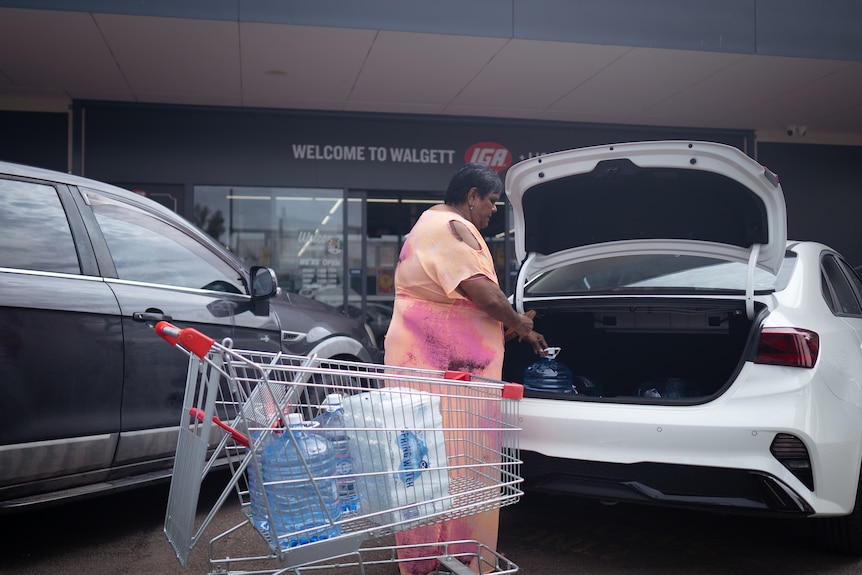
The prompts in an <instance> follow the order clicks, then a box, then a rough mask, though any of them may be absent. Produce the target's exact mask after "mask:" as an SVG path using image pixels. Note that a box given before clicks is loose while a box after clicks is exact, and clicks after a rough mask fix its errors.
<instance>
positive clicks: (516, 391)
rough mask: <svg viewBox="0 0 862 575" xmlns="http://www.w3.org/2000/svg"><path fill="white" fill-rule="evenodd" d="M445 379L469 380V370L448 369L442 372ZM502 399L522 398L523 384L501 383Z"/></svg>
mask: <svg viewBox="0 0 862 575" xmlns="http://www.w3.org/2000/svg"><path fill="white" fill-rule="evenodd" d="M443 377H444V378H445V379H451V380H454V381H470V379H471V378H470V372H467V371H453V370H448V371H446V372H445V373H444V374H443ZM502 397H503V399H513V400H519V399H524V386H523V385H521V384H520V383H504V384H503V393H502Z"/></svg>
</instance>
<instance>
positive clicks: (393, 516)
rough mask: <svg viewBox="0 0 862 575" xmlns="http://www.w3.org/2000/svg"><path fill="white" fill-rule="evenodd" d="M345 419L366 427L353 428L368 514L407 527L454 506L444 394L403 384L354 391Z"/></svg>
mask: <svg viewBox="0 0 862 575" xmlns="http://www.w3.org/2000/svg"><path fill="white" fill-rule="evenodd" d="M344 420H345V424H346V427H347V428H348V430H349V428H360V429H361V430H356V431H348V434H349V435H351V436H352V440H351V441H350V442H349V443H350V455H351V459H352V461H353V470H354V472H355V473H356V474H357V475H356V487H357V491H358V494H359V508H360V510H361V513H362V514H363V515H368V514H374V515H373V516H372V517H370V519H372V520H373V521H374V522H375V523H378V524H380V525H388V524H404V525H403V526H405V527H406V526H410V525H411V524H415V523H416V521H415V520H417V519H421V518H423V517H427V516H430V515H434V514H438V513H442V512H444V511H446V510H447V509H448V508H449V507H450V506H451V499H450V498H449V497H448V495H449V473H448V470H447V469H446V465H447V459H446V446H445V444H444V435H443V416H442V415H441V414H440V397H439V396H437V395H434V394H431V393H427V392H421V391H417V390H415V389H410V388H399V387H393V388H387V389H383V390H375V391H372V392H365V393H360V394H357V395H352V396H350V397H348V398H346V400H345V401H344ZM362 428H365V429H362ZM368 473H370V474H372V475H363V474H368ZM387 512H388V513H387Z"/></svg>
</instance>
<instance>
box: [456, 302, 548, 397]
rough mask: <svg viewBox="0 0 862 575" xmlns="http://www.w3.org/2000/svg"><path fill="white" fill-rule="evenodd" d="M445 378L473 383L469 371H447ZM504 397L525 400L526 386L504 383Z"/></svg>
mask: <svg viewBox="0 0 862 575" xmlns="http://www.w3.org/2000/svg"><path fill="white" fill-rule="evenodd" d="M534 315H535V314H534ZM443 377H444V379H451V380H454V381H471V378H470V372H467V371H453V370H447V371H446V372H445V373H444V374H443ZM502 397H503V399H511V400H515V401H518V400H521V399H524V386H523V385H521V384H520V383H508V382H504V383H503V391H502Z"/></svg>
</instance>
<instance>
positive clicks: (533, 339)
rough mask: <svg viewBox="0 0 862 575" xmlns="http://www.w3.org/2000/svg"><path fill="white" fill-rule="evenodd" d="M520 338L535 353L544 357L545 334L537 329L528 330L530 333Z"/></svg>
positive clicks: (546, 343)
mask: <svg viewBox="0 0 862 575" xmlns="http://www.w3.org/2000/svg"><path fill="white" fill-rule="evenodd" d="M520 340H521V341H525V342H527V343H529V344H530V346H531V347H532V348H533V351H534V352H536V355H538V356H541V357H545V349H546V348H547V347H548V342H546V341H545V336H543V335H542V334H540V333H539V332H537V331H533V330H530V333H528V334H527V335H525V336H524V337H522V338H520Z"/></svg>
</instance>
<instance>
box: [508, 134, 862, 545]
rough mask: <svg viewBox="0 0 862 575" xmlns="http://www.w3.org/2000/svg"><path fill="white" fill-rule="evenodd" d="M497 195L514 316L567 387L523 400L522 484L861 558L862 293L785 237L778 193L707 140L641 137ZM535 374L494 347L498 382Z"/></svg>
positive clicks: (538, 170)
mask: <svg viewBox="0 0 862 575" xmlns="http://www.w3.org/2000/svg"><path fill="white" fill-rule="evenodd" d="M506 193H507V194H508V196H509V199H510V201H511V203H512V206H513V209H514V214H515V240H516V252H517V257H518V259H519V261H522V262H523V263H522V267H521V270H520V272H519V276H518V282H517V291H516V293H515V294H514V296H513V301H514V305H515V307H516V308H517V309H518V310H519V311H522V312H523V311H527V310H534V311H535V312H536V313H537V315H536V319H535V326H536V329H537V330H538V331H539V332H541V333H543V334H544V336H545V338H546V339H547V341H548V343H549V345H551V346H559V347H561V348H562V351H561V352H560V354H559V355H558V357H557V361H559V362H561V363H563V364H565V365H566V366H568V367H569V369H571V371H572V374H573V378H572V380H573V383H572V388H571V389H565V390H562V391H547V390H544V391H543V388H541V387H538V388H537V387H534V388H533V389H532V390H531V389H528V390H526V393H525V395H526V397H525V399H524V400H523V402H522V403H521V407H520V412H521V417H522V427H523V432H522V433H521V437H520V447H521V453H522V457H523V459H524V466H523V469H522V471H523V474H524V477H525V480H526V481H525V485H526V487H527V488H528V489H533V490H542V491H549V492H555V493H564V494H571V495H577V496H585V497H592V498H597V499H601V500H606V501H624V502H639V503H648V504H656V505H666V506H674V507H686V508H696V509H703V510H711V511H720V512H727V513H744V514H751V515H761V516H783V517H800V518H810V519H812V520H813V521H814V526H815V530H814V532H815V534H816V539H817V541H818V543H820V544H821V545H823V546H824V547H826V548H829V549H831V550H835V551H839V552H844V553H852V554H860V553H862V496H860V495H859V479H860V462H862V411H860V410H862V387H860V384H862V349H860V344H862V282H860V279H859V276H858V275H857V274H856V272H855V271H854V270H853V268H852V267H851V266H850V265H848V264H847V262H846V261H844V259H842V257H841V256H840V255H839V254H838V253H836V252H835V251H834V250H832V249H831V248H829V247H828V246H825V245H822V244H818V243H813V242H788V241H787V238H786V235H787V226H786V210H785V204H784V197H783V194H782V191H781V187H780V185H779V182H778V178H777V177H776V176H775V175H774V174H772V173H771V172H770V171H769V170H767V169H765V168H764V167H762V166H761V165H759V164H758V163H757V162H756V161H754V160H753V159H751V158H750V157H748V156H746V155H745V154H744V153H743V152H741V151H740V150H738V149H736V148H732V147H729V146H725V145H722V144H716V143H709V142H685V141H664V142H639V143H628V144H619V145H606V146H598V147H592V148H584V149H577V150H570V151H564V152H558V153H554V154H549V155H545V156H541V157H536V158H532V159H529V160H526V161H523V162H520V163H519V164H517V165H515V166H513V167H512V168H511V169H510V170H509V172H508V174H507V177H506ZM534 361H536V357H535V355H533V354H532V352H531V350H530V349H528V346H525V345H523V344H509V347H508V348H507V353H506V364H505V368H504V370H505V372H504V377H505V378H506V379H509V380H514V381H523V379H522V377H523V373H524V370H525V369H526V368H527V367H528V366H529V365H530V364H532V363H533V362H534ZM557 383H559V382H557ZM550 387H551V388H552V389H553V388H554V386H550Z"/></svg>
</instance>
